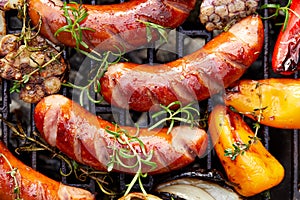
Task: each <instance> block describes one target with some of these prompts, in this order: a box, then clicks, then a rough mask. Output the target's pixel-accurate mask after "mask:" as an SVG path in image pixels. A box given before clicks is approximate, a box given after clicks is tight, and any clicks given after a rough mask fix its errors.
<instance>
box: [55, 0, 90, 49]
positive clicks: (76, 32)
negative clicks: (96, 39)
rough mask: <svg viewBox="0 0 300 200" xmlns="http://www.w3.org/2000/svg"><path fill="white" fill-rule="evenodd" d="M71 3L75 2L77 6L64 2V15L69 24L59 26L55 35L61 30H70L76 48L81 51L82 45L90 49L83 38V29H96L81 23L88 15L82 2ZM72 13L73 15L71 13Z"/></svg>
mask: <svg viewBox="0 0 300 200" xmlns="http://www.w3.org/2000/svg"><path fill="white" fill-rule="evenodd" d="M70 4H74V5H75V7H73V6H70V5H67V3H66V2H64V5H63V7H62V10H63V11H64V17H65V18H66V21H67V24H66V25H65V26H63V27H61V28H59V29H58V30H57V31H56V32H55V33H54V36H57V35H59V33H61V32H69V33H70V34H71V36H72V38H73V39H74V40H75V43H76V47H75V49H76V50H78V51H80V46H82V47H84V48H86V49H88V48H89V47H88V45H87V44H86V43H85V42H84V41H83V40H82V33H83V31H95V30H94V29H92V28H89V27H82V26H81V25H80V23H81V22H83V21H84V20H85V19H86V18H87V16H88V13H87V10H86V9H85V8H84V7H83V6H82V4H78V3H77V2H73V1H72V2H70ZM70 13H72V16H71V15H70Z"/></svg>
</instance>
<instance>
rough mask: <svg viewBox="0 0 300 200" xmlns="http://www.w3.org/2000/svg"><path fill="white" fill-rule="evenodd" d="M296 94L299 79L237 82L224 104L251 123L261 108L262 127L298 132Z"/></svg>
mask: <svg viewBox="0 0 300 200" xmlns="http://www.w3.org/2000/svg"><path fill="white" fill-rule="evenodd" d="M299 91H300V79H291V78H269V79H263V80H239V81H237V82H235V83H234V84H233V85H231V88H228V89H227V90H226V94H225V96H224V102H225V104H226V105H227V106H231V107H234V108H235V109H236V110H237V111H238V112H240V113H245V114H246V116H248V117H250V118H252V119H254V120H255V115H256V114H257V113H258V112H259V111H257V109H258V108H260V107H261V108H263V113H262V115H263V118H262V119H261V121H260V123H261V124H264V125H267V126H271V127H275V128H282V129H300V117H299V112H300V106H299V102H300V96H299V95H297V94H299ZM259 94H261V97H259ZM254 111H256V114H255V112H254ZM253 112H254V113H253ZM253 114H254V115H253Z"/></svg>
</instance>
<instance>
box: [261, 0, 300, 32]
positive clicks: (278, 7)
mask: <svg viewBox="0 0 300 200" xmlns="http://www.w3.org/2000/svg"><path fill="white" fill-rule="evenodd" d="M291 3H292V0H289V1H288V3H287V4H286V6H283V7H282V6H281V5H280V4H264V5H262V6H261V7H260V8H261V9H275V13H274V14H272V15H270V16H268V17H264V19H271V18H273V17H277V16H278V15H279V13H280V11H282V12H283V13H284V16H285V18H284V22H283V29H282V30H283V31H285V29H286V26H287V24H288V21H289V11H290V12H292V13H293V14H294V15H296V16H297V17H298V18H300V15H299V14H298V13H296V12H295V11H294V10H291V9H290V8H289V7H290V5H291ZM277 25H282V23H280V24H277Z"/></svg>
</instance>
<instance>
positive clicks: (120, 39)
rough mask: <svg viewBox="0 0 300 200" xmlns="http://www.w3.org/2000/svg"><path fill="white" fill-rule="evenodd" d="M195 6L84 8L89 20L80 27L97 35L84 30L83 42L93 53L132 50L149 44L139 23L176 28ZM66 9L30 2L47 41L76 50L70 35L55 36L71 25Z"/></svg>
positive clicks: (151, 2)
mask: <svg viewBox="0 0 300 200" xmlns="http://www.w3.org/2000/svg"><path fill="white" fill-rule="evenodd" d="M195 3H196V1H195V0H188V1H187V0H164V1H163V0H132V1H129V2H125V3H122V4H113V5H83V7H84V8H85V9H86V10H87V13H88V16H87V17H86V19H85V20H83V21H82V22H81V23H80V26H81V27H87V28H91V29H93V31H89V30H84V31H83V33H82V40H83V41H84V42H85V43H86V44H87V45H88V46H89V49H90V50H99V51H104V50H111V51H115V50H116V47H114V46H117V47H118V48H120V49H122V50H123V47H125V48H126V49H125V50H132V49H135V48H137V47H139V46H142V45H144V44H146V43H147V30H146V26H145V24H144V23H141V22H139V21H138V20H142V21H146V22H152V23H155V24H159V25H161V26H164V27H169V28H176V27H178V26H179V25H181V24H182V23H183V22H184V21H185V20H186V18H187V17H188V16H189V13H190V11H191V10H192V9H193V8H194V6H195ZM69 6H75V5H73V4H69ZM62 7H63V3H62V1H60V0H43V1H42V0H30V1H29V11H28V12H29V16H30V18H31V20H32V23H33V25H37V24H38V23H39V20H40V19H41V20H42V26H41V33H42V34H43V35H44V36H45V37H46V38H48V39H49V40H51V41H52V42H54V43H62V44H65V45H67V46H70V47H75V40H74V39H71V38H72V37H71V35H70V33H68V32H61V33H59V35H58V36H57V37H55V36H54V33H55V32H56V31H57V30H58V29H59V28H61V27H63V26H65V25H67V22H66V19H65V17H64V16H63V12H64V11H63V10H62ZM70 15H71V13H70ZM152 34H154V35H153V39H154V38H156V39H157V38H158V37H157V36H158V34H157V33H156V32H155V31H152Z"/></svg>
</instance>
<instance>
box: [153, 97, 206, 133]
mask: <svg viewBox="0 0 300 200" xmlns="http://www.w3.org/2000/svg"><path fill="white" fill-rule="evenodd" d="M194 104H195V102H192V103H189V104H188V105H186V106H182V104H181V102H179V101H175V102H172V103H170V104H169V105H168V106H164V105H160V107H161V108H162V109H163V110H161V111H158V112H156V113H154V114H153V115H152V116H151V117H152V118H153V119H154V118H157V117H160V116H165V115H167V117H164V118H163V119H161V120H159V121H158V122H156V123H155V124H154V125H152V126H151V127H149V130H152V129H154V128H157V127H159V126H160V125H165V123H166V122H170V125H169V128H168V131H167V133H168V134H169V133H170V132H171V131H172V129H173V127H174V125H175V122H183V123H186V124H190V125H191V127H193V126H195V125H198V124H199V121H201V120H199V116H200V112H199V110H198V109H197V108H194V107H193V105H194ZM174 107H179V108H178V109H175V110H173V109H174ZM202 120H203V121H204V119H202Z"/></svg>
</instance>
